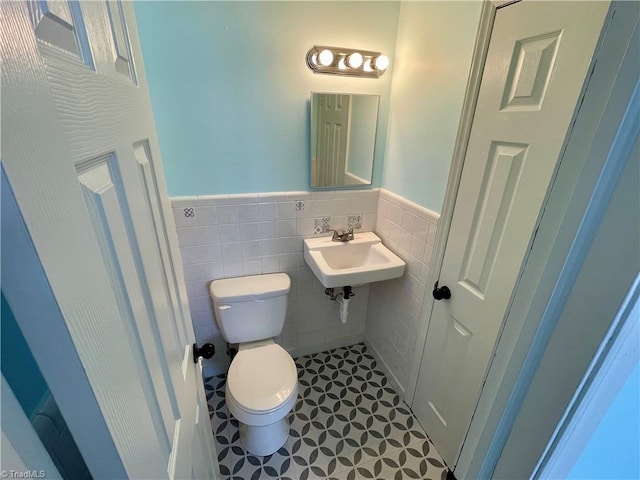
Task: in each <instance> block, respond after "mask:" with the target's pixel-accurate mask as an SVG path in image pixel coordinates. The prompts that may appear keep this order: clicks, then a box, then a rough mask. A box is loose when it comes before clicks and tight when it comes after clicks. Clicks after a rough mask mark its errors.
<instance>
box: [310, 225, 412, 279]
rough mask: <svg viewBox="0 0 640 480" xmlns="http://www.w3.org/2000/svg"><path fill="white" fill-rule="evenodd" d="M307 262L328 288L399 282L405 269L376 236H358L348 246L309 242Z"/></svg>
mask: <svg viewBox="0 0 640 480" xmlns="http://www.w3.org/2000/svg"><path fill="white" fill-rule="evenodd" d="M304 260H305V262H307V265H309V267H310V268H311V270H312V271H313V273H314V274H315V276H316V277H318V280H320V283H322V285H324V286H325V287H326V288H332V287H344V286H347V285H349V286H354V285H362V284H365V283H371V282H380V281H382V280H389V279H391V278H398V277H400V276H401V275H402V274H403V272H404V267H405V263H404V261H403V260H402V259H401V258H400V257H398V256H397V255H396V254H395V253H393V252H392V251H391V250H389V249H388V248H387V247H385V246H384V245H383V244H382V241H381V240H380V238H379V237H378V236H377V235H376V234H375V233H373V232H365V233H356V234H355V238H354V239H353V240H349V241H348V242H334V241H332V240H331V237H330V236H328V237H316V238H307V239H305V240H304Z"/></svg>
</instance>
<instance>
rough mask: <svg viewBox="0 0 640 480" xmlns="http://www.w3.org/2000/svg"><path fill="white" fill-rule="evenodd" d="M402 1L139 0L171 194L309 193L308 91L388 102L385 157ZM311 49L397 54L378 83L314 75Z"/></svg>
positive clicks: (378, 163)
mask: <svg viewBox="0 0 640 480" xmlns="http://www.w3.org/2000/svg"><path fill="white" fill-rule="evenodd" d="M399 9H400V4H399V2H335V3H334V2H189V1H180V2H175V1H173V2H144V1H138V2H136V3H135V11H136V17H137V26H138V31H139V34H140V40H141V44H142V51H143V57H144V64H145V69H146V73H147V80H148V84H149V90H150V93H151V100H152V103H153V110H154V118H155V123H156V129H157V132H158V137H159V141H160V148H161V153H162V157H163V162H164V166H165V173H166V177H167V183H168V190H169V194H170V195H171V196H179V195H204V194H221V193H246V192H265V191H286V190H308V189H309V142H310V140H309V93H310V92H311V91H324V92H343V93H348V92H352V93H373V94H379V95H381V97H382V100H381V111H380V119H381V123H380V125H379V132H380V134H379V135H378V141H377V145H376V152H377V153H376V160H375V170H374V185H376V186H379V185H380V182H381V177H382V164H383V157H384V152H385V148H386V145H385V142H386V131H387V118H388V109H389V100H390V87H391V77H392V73H393V61H394V59H393V52H394V50H395V40H396V29H397V22H398V12H399ZM313 45H335V46H344V47H354V48H362V49H367V50H376V51H382V52H384V53H386V54H387V55H388V56H389V57H390V58H391V67H390V69H389V71H387V73H386V74H385V75H383V76H382V77H381V78H380V79H378V80H372V79H362V78H343V77H335V76H331V75H314V74H313V73H312V72H311V71H310V70H309V69H308V67H307V66H306V63H305V58H306V52H307V51H308V49H309V48H311V47H312V46H313Z"/></svg>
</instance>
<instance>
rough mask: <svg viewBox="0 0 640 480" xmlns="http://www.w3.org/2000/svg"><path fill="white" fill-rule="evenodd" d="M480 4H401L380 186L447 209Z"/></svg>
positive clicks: (406, 196) (454, 2)
mask: <svg viewBox="0 0 640 480" xmlns="http://www.w3.org/2000/svg"><path fill="white" fill-rule="evenodd" d="M480 9H481V2H478V1H467V2H461V1H443V2H434V1H427V2H402V7H401V10H400V16H399V23H398V38H397V44H396V54H395V58H396V60H395V67H394V68H395V70H394V76H393V86H392V94H391V112H390V118H389V128H388V142H387V153H386V156H385V163H384V174H383V179H382V186H383V187H384V188H386V189H388V190H391V191H392V192H394V193H396V194H398V195H400V196H402V197H405V198H407V199H409V200H411V201H413V202H415V203H417V204H419V205H422V206H424V207H427V208H429V209H431V210H433V211H435V212H441V211H442V204H443V201H444V192H445V190H446V186H447V179H448V176H449V168H450V166H451V160H452V156H453V148H454V145H455V139H456V134H457V131H458V123H459V121H460V113H461V111H462V103H463V100H464V93H465V89H466V85H467V79H468V77H469V68H470V66H471V57H472V54H473V47H474V44H475V38H476V33H477V30H478V22H479V19H480Z"/></svg>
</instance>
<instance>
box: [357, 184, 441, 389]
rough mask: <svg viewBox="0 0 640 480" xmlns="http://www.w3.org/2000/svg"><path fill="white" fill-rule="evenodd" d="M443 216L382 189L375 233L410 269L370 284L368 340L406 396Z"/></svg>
mask: <svg viewBox="0 0 640 480" xmlns="http://www.w3.org/2000/svg"><path fill="white" fill-rule="evenodd" d="M439 219H440V215H439V214H437V213H435V212H432V211H431V210H429V209H427V208H424V207H421V206H420V205H417V204H415V203H413V202H411V201H409V200H407V199H405V198H403V197H400V196H399V195H396V194H394V193H392V192H390V191H388V190H386V189H380V194H379V199H378V211H377V219H376V233H377V235H378V236H379V237H380V238H381V239H382V242H383V243H384V244H385V246H387V248H389V249H390V250H392V251H393V252H394V253H395V254H396V255H398V256H399V257H400V258H402V259H403V260H404V261H405V262H406V264H407V267H406V270H405V273H404V275H402V277H400V278H397V279H393V280H387V281H385V282H377V283H372V284H371V286H370V294H369V305H368V306H367V319H366V332H365V338H366V343H367V346H368V347H369V349H370V352H371V353H372V354H373V355H374V356H376V357H377V359H378V360H379V362H380V364H379V365H378V367H379V368H381V369H382V370H383V371H384V372H385V374H386V375H387V377H388V379H389V381H390V382H391V384H393V386H394V388H395V389H396V391H397V392H398V393H399V394H400V396H401V397H404V393H405V389H406V386H407V380H408V375H409V371H410V369H411V361H412V359H413V351H414V348H415V340H416V335H417V334H418V322H419V321H420V314H421V310H422V302H423V298H424V295H425V293H426V290H427V288H428V286H427V285H426V282H427V277H428V275H429V266H430V264H431V256H432V254H433V247H434V243H435V238H436V229H437V227H438V220H439ZM390 319H393V321H390Z"/></svg>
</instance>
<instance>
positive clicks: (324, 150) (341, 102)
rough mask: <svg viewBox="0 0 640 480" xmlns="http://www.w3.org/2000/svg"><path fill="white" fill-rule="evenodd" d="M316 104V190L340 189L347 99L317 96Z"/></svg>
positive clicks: (347, 123)
mask: <svg viewBox="0 0 640 480" xmlns="http://www.w3.org/2000/svg"><path fill="white" fill-rule="evenodd" d="M319 97H320V98H319V100H318V108H319V110H320V112H319V113H320V114H319V117H318V125H319V128H318V156H317V162H318V163H317V167H318V169H319V174H318V176H317V178H318V179H319V180H320V183H319V184H318V186H331V185H344V173H345V166H346V155H347V149H348V145H347V139H348V135H349V109H350V105H351V102H350V98H351V96H350V95H339V94H332V93H327V94H321V95H320V96H319Z"/></svg>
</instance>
